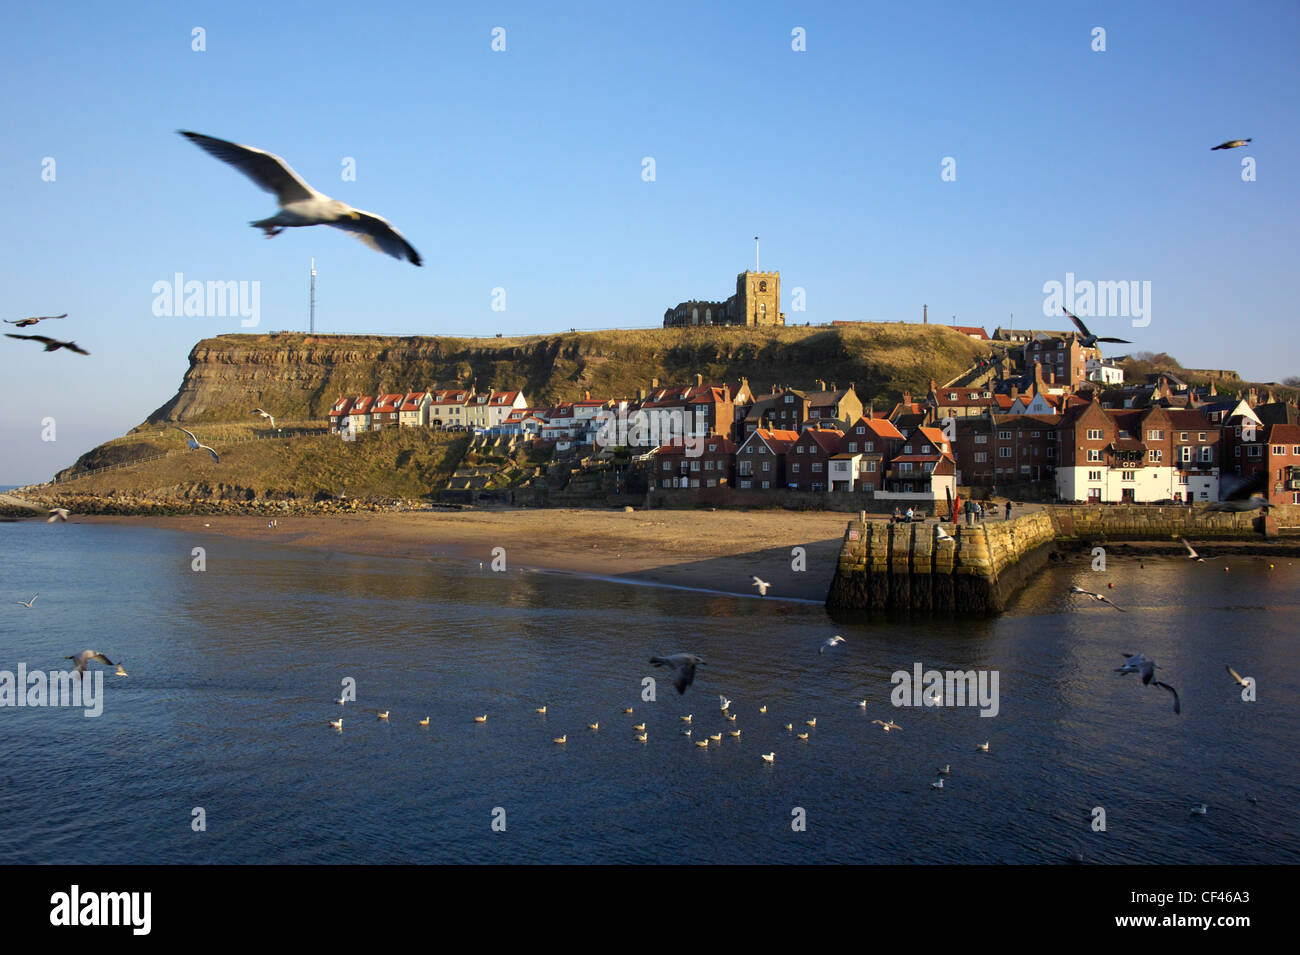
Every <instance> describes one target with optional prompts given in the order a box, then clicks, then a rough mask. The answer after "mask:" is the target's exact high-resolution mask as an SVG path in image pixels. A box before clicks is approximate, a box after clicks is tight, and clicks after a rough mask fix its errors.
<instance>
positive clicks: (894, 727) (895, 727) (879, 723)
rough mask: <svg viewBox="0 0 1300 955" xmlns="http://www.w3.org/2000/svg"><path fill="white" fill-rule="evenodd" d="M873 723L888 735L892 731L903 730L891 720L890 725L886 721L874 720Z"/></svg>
mask: <svg viewBox="0 0 1300 955" xmlns="http://www.w3.org/2000/svg"><path fill="white" fill-rule="evenodd" d="M871 722H873V723H875V724H876V725H877V726H879V727H880V728H881V729H883V730H884V731H885V732H886V733H888V732H889V731H890V730H901V729H902V728H903V727H901V726H899V725H898V724H897V723H895V722H894V721H893V720H890V721H889V722H888V723H886V722H885V721H884V720H872V721H871Z"/></svg>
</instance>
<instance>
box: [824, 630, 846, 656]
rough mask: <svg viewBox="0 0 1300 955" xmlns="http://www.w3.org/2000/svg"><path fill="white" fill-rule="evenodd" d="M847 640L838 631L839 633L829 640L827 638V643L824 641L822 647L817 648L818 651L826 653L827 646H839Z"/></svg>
mask: <svg viewBox="0 0 1300 955" xmlns="http://www.w3.org/2000/svg"><path fill="white" fill-rule="evenodd" d="M845 642H847V641H846V640H845V639H844V638H843V637H841V636H840V635H839V634H838V633H837V634H835V636H833V637H831V638H830V639H829V640H827V641H826V642H825V643H823V644H822V645H821V646H820V647H818V648H817V652H818V653H825V652H826V648H827V647H838V646H839V645H840V644H841V643H845Z"/></svg>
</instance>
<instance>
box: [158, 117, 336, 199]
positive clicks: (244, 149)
mask: <svg viewBox="0 0 1300 955" xmlns="http://www.w3.org/2000/svg"><path fill="white" fill-rule="evenodd" d="M178 132H179V133H180V134H181V135H182V136H184V137H185V138H186V139H188V140H189V141H190V142H192V143H193V144H194V145H195V146H198V147H199V148H200V149H202V150H203V151H204V152H206V153H209V154H210V155H213V156H216V157H217V158H218V159H220V160H221V161H222V162H224V163H229V164H230V165H232V166H234V167H235V168H236V169H238V170H239V171H240V172H242V173H243V174H244V175H245V176H247V177H248V178H249V179H251V180H253V182H255V183H257V184H258V185H259V186H260V187H261V188H262V189H264V190H266V191H267V192H269V193H271V194H272V195H274V196H275V198H276V201H277V202H279V203H280V205H281V206H285V205H288V204H289V203H291V202H301V201H302V200H304V199H314V198H317V197H318V196H320V193H319V192H317V191H316V190H315V189H313V188H312V187H311V186H309V185H307V183H305V182H303V181H302V179H301V178H300V177H299V176H298V174H297V173H296V172H294V171H293V170H292V169H290V168H289V164H288V163H287V162H285V161H284V160H283V159H281V158H280V157H279V156H276V155H274V154H272V153H268V152H266V151H264V150H261V149H254V148H253V147H252V146H241V145H240V144H239V143H232V142H228V141H226V140H224V139H216V138H214V137H212V136H204V135H203V134H202V133H191V132H188V131H186V130H184V129H182V130H178Z"/></svg>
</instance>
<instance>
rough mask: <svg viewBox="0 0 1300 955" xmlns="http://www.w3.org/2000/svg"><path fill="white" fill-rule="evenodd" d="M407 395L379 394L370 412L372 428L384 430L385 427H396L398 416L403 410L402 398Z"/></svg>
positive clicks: (372, 429) (373, 429)
mask: <svg viewBox="0 0 1300 955" xmlns="http://www.w3.org/2000/svg"><path fill="white" fill-rule="evenodd" d="M405 397H406V396H405V395H379V396H378V397H377V398H376V399H375V405H374V408H373V409H372V411H371V414H370V430H371V431H383V430H384V429H385V428H396V427H397V425H398V421H399V419H398V416H399V415H400V414H401V411H402V399H404V398H405Z"/></svg>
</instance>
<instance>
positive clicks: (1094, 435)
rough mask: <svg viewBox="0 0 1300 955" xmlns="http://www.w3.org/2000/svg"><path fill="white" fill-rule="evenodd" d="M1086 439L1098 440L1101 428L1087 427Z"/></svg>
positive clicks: (1100, 437) (1100, 436)
mask: <svg viewBox="0 0 1300 955" xmlns="http://www.w3.org/2000/svg"><path fill="white" fill-rule="evenodd" d="M1088 440H1089V441H1100V440H1102V431H1101V428H1089V429H1088Z"/></svg>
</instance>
